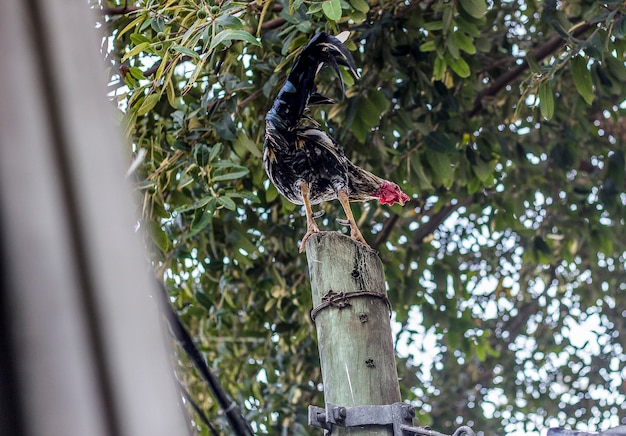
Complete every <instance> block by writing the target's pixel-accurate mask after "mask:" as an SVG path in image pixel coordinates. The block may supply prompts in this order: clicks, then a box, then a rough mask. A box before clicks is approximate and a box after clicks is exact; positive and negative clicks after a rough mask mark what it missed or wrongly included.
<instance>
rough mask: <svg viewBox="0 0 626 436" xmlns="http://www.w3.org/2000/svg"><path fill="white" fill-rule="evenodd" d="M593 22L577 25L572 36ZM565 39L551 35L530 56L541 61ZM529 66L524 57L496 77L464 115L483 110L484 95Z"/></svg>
mask: <svg viewBox="0 0 626 436" xmlns="http://www.w3.org/2000/svg"><path fill="white" fill-rule="evenodd" d="M593 26H594V24H591V23H584V24H582V25H581V26H580V27H578V28H577V29H576V30H575V31H574V32H573V33H572V37H573V38H578V37H579V36H580V35H582V34H584V33H586V32H587V31H588V30H589V29H591V28H592V27H593ZM566 42H567V41H566V40H565V39H563V38H561V37H560V36H553V37H552V38H551V39H550V40H549V41H548V42H546V43H545V44H544V45H542V46H540V47H537V48H536V49H534V50H533V51H532V52H531V53H530V56H532V57H533V58H535V59H536V60H537V62H540V61H542V60H543V59H545V58H547V57H548V56H550V55H552V54H553V53H554V52H556V51H557V50H558V49H560V48H561V47H562V46H563V45H565V43H566ZM528 68H529V65H528V61H527V60H526V59H524V60H523V61H522V63H521V64H520V65H517V66H516V67H514V68H511V69H510V70H509V71H507V72H506V73H504V74H503V75H502V76H500V77H498V78H497V79H496V80H495V81H494V82H493V83H492V84H491V85H490V86H489V87H487V88H486V89H484V90H483V91H482V92H480V93H479V94H478V96H477V97H476V99H475V100H474V106H473V107H472V109H471V110H470V111H468V112H466V116H467V117H468V118H471V117H473V116H475V115H477V114H478V113H479V112H480V111H482V110H483V99H484V98H485V97H493V96H494V95H496V94H497V93H498V92H500V91H501V90H502V89H503V88H504V87H505V86H507V85H509V84H511V83H512V82H514V81H515V80H517V79H519V77H520V76H521V75H522V74H524V73H525V72H526V71H527V70H528Z"/></svg>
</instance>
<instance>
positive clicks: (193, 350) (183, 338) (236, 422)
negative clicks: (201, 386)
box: [158, 281, 254, 436]
mask: <svg viewBox="0 0 626 436" xmlns="http://www.w3.org/2000/svg"><path fill="white" fill-rule="evenodd" d="M158 283H159V287H160V288H161V292H160V294H161V297H160V300H161V302H162V309H163V313H164V314H165V317H166V318H167V321H168V322H169V324H170V328H171V329H172V332H173V333H174V336H175V337H176V340H178V342H179V343H180V345H181V347H183V350H185V352H186V353H187V355H188V356H189V358H190V359H191V360H192V361H193V363H194V365H195V366H196V368H198V371H199V372H200V374H201V375H202V377H203V378H204V380H205V381H206V382H207V383H208V384H209V387H210V388H211V391H212V392H213V395H214V396H215V399H216V400H217V402H218V404H219V405H220V407H221V408H222V410H223V411H224V415H225V416H226V419H227V420H228V423H229V424H230V426H231V428H232V429H233V432H234V434H235V435H237V436H254V432H253V431H252V428H251V427H250V424H249V423H248V421H246V419H245V418H244V416H243V414H242V413H241V409H239V406H237V404H236V403H235V402H233V401H232V400H231V399H230V397H229V395H228V393H226V391H225V390H224V388H223V387H222V385H221V384H220V382H219V380H218V379H217V377H215V375H213V373H212V372H211V370H210V369H209V367H208V365H207V363H206V361H205V360H204V356H203V355H202V353H201V352H200V350H199V349H198V347H197V346H196V344H195V343H194V342H193V339H192V338H191V335H190V334H189V332H188V331H187V329H185V327H184V326H183V324H182V323H181V321H180V319H179V318H178V315H177V314H176V312H174V309H173V308H172V305H171V304H170V301H169V298H168V294H167V290H166V289H165V285H163V283H161V282H160V281H159V282H158Z"/></svg>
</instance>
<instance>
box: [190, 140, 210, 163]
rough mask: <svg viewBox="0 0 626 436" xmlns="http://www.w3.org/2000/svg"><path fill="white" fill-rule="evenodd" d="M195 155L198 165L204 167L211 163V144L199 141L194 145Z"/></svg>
mask: <svg viewBox="0 0 626 436" xmlns="http://www.w3.org/2000/svg"><path fill="white" fill-rule="evenodd" d="M194 149H195V150H194V157H195V159H196V163H197V164H198V166H201V167H204V166H206V165H207V164H208V163H209V159H210V158H209V153H210V152H213V150H212V149H211V150H210V151H209V146H208V145H206V144H203V143H198V144H196V145H195V147H194Z"/></svg>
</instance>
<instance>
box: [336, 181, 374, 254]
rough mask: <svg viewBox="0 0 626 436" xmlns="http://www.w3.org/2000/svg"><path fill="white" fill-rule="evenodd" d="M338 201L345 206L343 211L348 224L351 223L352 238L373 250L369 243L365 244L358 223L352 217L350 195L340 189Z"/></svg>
mask: <svg viewBox="0 0 626 436" xmlns="http://www.w3.org/2000/svg"><path fill="white" fill-rule="evenodd" d="M337 199H338V200H339V202H340V203H341V205H342V206H343V210H344V211H345V212H346V217H347V218H348V222H349V223H350V236H351V237H352V239H354V240H355V241H359V242H360V243H361V244H363V245H365V246H366V247H367V248H371V247H370V246H369V245H368V244H367V242H365V238H363V235H362V234H361V231H360V230H359V228H358V226H357V225H356V221H354V215H352V209H350V201H349V200H348V194H347V193H346V191H345V190H343V189H340V190H339V192H338V193H337Z"/></svg>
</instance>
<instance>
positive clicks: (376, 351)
mask: <svg viewBox="0 0 626 436" xmlns="http://www.w3.org/2000/svg"><path fill="white" fill-rule="evenodd" d="M306 254H307V260H308V264H309V273H310V277H311V290H312V294H313V311H312V312H311V315H312V317H313V318H314V321H315V326H316V328H317V337H318V347H319V354H320V362H321V369H322V380H323V383H324V399H325V401H326V405H328V404H332V405H336V406H340V407H352V406H364V405H391V404H393V403H398V402H400V387H399V384H398V375H397V370H396V362H395V353H394V349H393V340H392V335H391V325H390V322H389V314H390V309H391V307H390V305H389V300H388V299H387V292H386V289H385V277H384V273H383V267H382V262H381V260H380V258H379V257H378V256H377V254H376V252H374V251H373V250H370V249H368V248H366V247H365V246H363V245H362V244H359V243H358V242H355V241H354V240H352V239H351V238H349V237H347V236H344V235H342V234H340V233H336V232H321V233H318V234H315V235H313V236H312V237H311V238H309V240H308V242H307V246H306ZM338 418H339V419H341V417H338ZM331 434H332V435H344V434H350V435H371V436H373V435H392V434H393V430H392V429H391V428H387V427H384V426H367V427H361V428H344V427H342V426H340V425H334V424H333V425H332V430H331Z"/></svg>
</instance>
